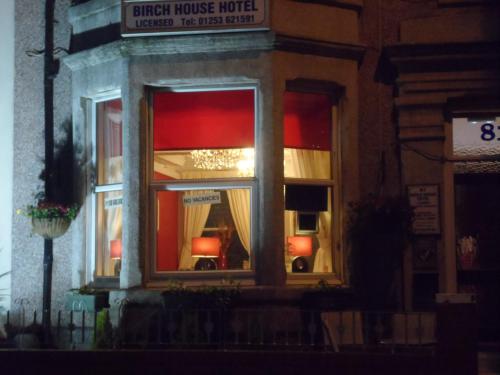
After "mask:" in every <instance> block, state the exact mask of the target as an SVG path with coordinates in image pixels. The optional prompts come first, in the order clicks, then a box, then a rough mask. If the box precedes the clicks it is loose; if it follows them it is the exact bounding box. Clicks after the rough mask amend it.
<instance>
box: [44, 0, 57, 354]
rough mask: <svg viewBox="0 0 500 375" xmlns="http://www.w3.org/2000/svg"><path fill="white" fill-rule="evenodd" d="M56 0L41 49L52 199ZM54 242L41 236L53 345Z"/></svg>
mask: <svg viewBox="0 0 500 375" xmlns="http://www.w3.org/2000/svg"><path fill="white" fill-rule="evenodd" d="M54 3H55V0H45V49H44V77H43V81H44V82H43V85H44V112H45V186H44V188H45V199H46V200H47V201H49V202H50V201H52V200H53V198H54V197H53V188H52V186H53V164H54V78H55V76H56V74H57V65H56V62H55V60H54V5H55V4H54ZM52 263H53V242H52V240H51V239H44V252H43V311H42V327H43V344H44V346H45V347H50V346H51V345H52V338H51V322H50V313H51V300H52Z"/></svg>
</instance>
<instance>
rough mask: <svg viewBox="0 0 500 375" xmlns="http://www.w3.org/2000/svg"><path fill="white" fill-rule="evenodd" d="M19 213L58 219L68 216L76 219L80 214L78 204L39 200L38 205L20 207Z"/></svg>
mask: <svg viewBox="0 0 500 375" xmlns="http://www.w3.org/2000/svg"><path fill="white" fill-rule="evenodd" d="M16 212H17V214H19V215H24V216H27V217H31V218H33V219H57V218H66V219H70V220H74V219H75V218H76V215H77V214H78V206H77V205H72V206H69V207H67V206H63V205H61V204H56V203H50V202H43V201H42V202H38V203H37V205H36V206H35V205H28V206H27V207H26V209H24V210H23V209H18V210H17V211H16Z"/></svg>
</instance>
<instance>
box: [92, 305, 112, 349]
mask: <svg viewBox="0 0 500 375" xmlns="http://www.w3.org/2000/svg"><path fill="white" fill-rule="evenodd" d="M95 330H96V338H95V342H94V349H109V348H112V347H113V326H112V325H111V319H110V318H109V310H108V309H102V310H101V311H99V312H98V313H97V318H96V327H95Z"/></svg>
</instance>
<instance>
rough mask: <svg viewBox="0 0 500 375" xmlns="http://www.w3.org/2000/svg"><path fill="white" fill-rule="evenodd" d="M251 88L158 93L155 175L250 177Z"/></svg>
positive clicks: (175, 176)
mask: <svg viewBox="0 0 500 375" xmlns="http://www.w3.org/2000/svg"><path fill="white" fill-rule="evenodd" d="M254 95H255V94H254V90H230V91H196V92H156V93H155V94H154V98H153V147H154V172H155V173H154V177H153V178H154V179H155V180H165V179H206V178H231V177H251V176H254V143H255V142H254V128H255V125H254V124H255V105H254Z"/></svg>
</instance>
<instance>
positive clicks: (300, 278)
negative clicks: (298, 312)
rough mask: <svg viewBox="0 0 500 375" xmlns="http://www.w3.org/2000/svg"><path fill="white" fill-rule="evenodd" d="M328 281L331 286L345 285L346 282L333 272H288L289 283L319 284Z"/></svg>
mask: <svg viewBox="0 0 500 375" xmlns="http://www.w3.org/2000/svg"><path fill="white" fill-rule="evenodd" d="M320 282H326V284H327V285H329V286H343V285H345V283H344V282H342V280H341V279H340V278H339V277H338V276H337V275H335V274H333V273H287V280H286V284H287V285H318V283H320Z"/></svg>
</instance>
